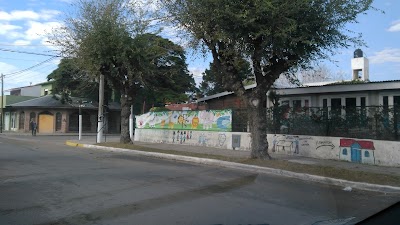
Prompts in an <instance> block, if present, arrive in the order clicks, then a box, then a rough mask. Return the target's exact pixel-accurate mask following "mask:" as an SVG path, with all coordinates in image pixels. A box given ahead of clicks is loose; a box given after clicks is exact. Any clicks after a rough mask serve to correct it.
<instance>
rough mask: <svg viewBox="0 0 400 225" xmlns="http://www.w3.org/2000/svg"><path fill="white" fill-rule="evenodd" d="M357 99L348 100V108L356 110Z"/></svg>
mask: <svg viewBox="0 0 400 225" xmlns="http://www.w3.org/2000/svg"><path fill="white" fill-rule="evenodd" d="M355 107H356V98H346V108H355Z"/></svg>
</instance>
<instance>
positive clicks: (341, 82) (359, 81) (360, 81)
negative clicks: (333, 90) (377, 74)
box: [327, 79, 368, 86]
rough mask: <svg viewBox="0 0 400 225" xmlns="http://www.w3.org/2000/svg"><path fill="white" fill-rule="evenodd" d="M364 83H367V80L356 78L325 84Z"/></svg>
mask: <svg viewBox="0 0 400 225" xmlns="http://www.w3.org/2000/svg"><path fill="white" fill-rule="evenodd" d="M365 83H368V81H365V80H358V79H357V80H349V81H340V82H335V83H331V84H327V86H328V85H339V84H365Z"/></svg>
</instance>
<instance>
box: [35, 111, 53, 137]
mask: <svg viewBox="0 0 400 225" xmlns="http://www.w3.org/2000/svg"><path fill="white" fill-rule="evenodd" d="M53 127H54V116H52V115H46V114H42V115H39V133H53Z"/></svg>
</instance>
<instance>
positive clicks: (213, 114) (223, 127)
mask: <svg viewBox="0 0 400 225" xmlns="http://www.w3.org/2000/svg"><path fill="white" fill-rule="evenodd" d="M136 128H152V129H180V130H207V131H232V110H230V109H225V110H202V111H163V112H148V113H145V114H142V115H139V116H136Z"/></svg>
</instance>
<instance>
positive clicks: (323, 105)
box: [322, 98, 328, 108]
mask: <svg viewBox="0 0 400 225" xmlns="http://www.w3.org/2000/svg"><path fill="white" fill-rule="evenodd" d="M322 107H324V108H326V107H328V99H326V98H324V99H323V100H322Z"/></svg>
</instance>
